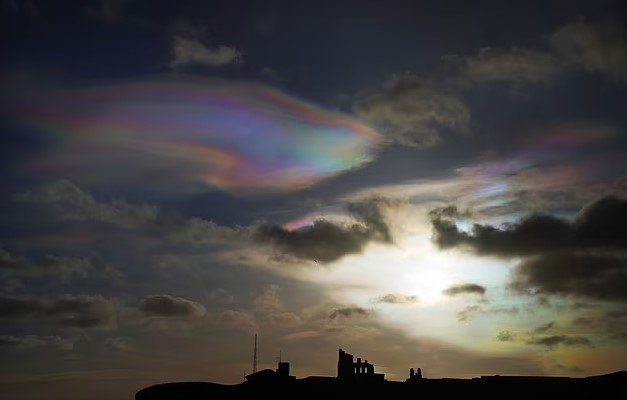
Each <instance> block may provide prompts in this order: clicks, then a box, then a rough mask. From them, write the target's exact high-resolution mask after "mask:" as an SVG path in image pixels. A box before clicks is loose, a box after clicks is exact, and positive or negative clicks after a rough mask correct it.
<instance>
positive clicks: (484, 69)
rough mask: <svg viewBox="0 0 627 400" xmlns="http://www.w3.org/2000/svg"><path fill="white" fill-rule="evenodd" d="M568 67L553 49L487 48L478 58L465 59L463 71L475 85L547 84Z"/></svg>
mask: <svg viewBox="0 0 627 400" xmlns="http://www.w3.org/2000/svg"><path fill="white" fill-rule="evenodd" d="M565 66H566V63H565V62H563V61H562V60H561V59H560V58H559V57H557V56H556V55H554V54H551V53H549V52H542V51H534V50H527V49H520V48H513V49H510V50H502V49H497V48H483V49H481V50H480V51H479V53H478V54H477V55H476V56H475V57H468V58H465V59H463V66H462V68H461V71H460V73H461V75H462V77H465V78H467V79H469V80H470V81H471V82H473V83H474V84H483V83H487V82H498V81H504V82H514V83H546V82H549V81H551V80H553V79H555V78H556V77H557V76H559V75H560V74H561V73H562V71H563V70H564V68H565Z"/></svg>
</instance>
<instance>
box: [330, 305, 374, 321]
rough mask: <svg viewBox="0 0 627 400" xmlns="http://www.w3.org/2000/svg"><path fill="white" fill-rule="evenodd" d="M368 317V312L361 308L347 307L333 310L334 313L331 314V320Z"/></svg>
mask: <svg viewBox="0 0 627 400" xmlns="http://www.w3.org/2000/svg"><path fill="white" fill-rule="evenodd" d="M367 315H368V311H367V310H365V309H363V308H361V307H346V308H338V309H336V310H333V312H332V313H331V314H329V319H338V318H353V317H365V316H367Z"/></svg>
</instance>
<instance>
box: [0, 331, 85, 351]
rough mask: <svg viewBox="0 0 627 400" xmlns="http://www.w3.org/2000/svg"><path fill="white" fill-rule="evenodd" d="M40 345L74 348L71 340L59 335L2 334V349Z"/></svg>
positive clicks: (27, 347)
mask: <svg viewBox="0 0 627 400" xmlns="http://www.w3.org/2000/svg"><path fill="white" fill-rule="evenodd" d="M40 347H51V348H55V349H59V350H72V349H73V348H74V345H73V343H72V342H71V341H69V340H67V339H63V338H61V337H59V336H36V335H28V336H6V335H5V336H0V349H15V350H24V349H33V348H40Z"/></svg>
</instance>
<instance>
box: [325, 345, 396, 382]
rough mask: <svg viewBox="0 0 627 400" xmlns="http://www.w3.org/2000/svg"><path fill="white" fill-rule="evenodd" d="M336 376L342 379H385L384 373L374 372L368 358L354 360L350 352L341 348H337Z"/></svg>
mask: <svg viewBox="0 0 627 400" xmlns="http://www.w3.org/2000/svg"><path fill="white" fill-rule="evenodd" d="M337 378H338V379H339V380H343V381H367V382H370V381H373V382H374V381H381V382H383V381H384V380H385V374H376V373H375V372H374V365H372V364H370V363H369V362H368V360H365V361H364V362H361V358H357V362H355V361H354V357H353V355H352V354H349V353H347V352H345V351H344V350H342V349H339V350H338V359H337Z"/></svg>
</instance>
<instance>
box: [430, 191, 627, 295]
mask: <svg viewBox="0 0 627 400" xmlns="http://www.w3.org/2000/svg"><path fill="white" fill-rule="evenodd" d="M434 215H435V216H434V217H433V219H432V223H433V230H434V237H433V239H434V242H435V243H436V244H437V245H438V246H439V247H440V248H451V247H460V246H461V247H465V248H468V249H470V250H472V251H473V252H475V253H477V254H480V255H493V256H500V257H516V256H522V257H525V258H524V259H523V261H522V262H521V263H520V264H519V265H518V266H517V267H516V269H515V270H514V273H513V275H512V281H511V282H510V286H511V288H513V289H515V290H517V291H519V292H529V291H532V290H533V291H535V292H536V293H546V294H562V295H574V296H583V297H590V298H596V299H603V300H619V301H625V300H627V292H625V290H624V288H625V287H627V286H626V285H627V254H626V253H625V248H626V246H627V229H626V228H625V225H624V221H625V220H627V200H625V199H624V198H618V197H613V196H609V197H604V198H601V199H599V200H597V201H595V202H593V203H591V204H590V205H588V206H587V207H584V208H583V209H582V210H581V211H580V212H579V214H578V215H577V217H576V218H575V219H574V220H573V221H572V222H571V221H567V220H565V219H561V218H558V217H554V216H551V215H531V216H529V217H525V218H523V219H521V220H520V221H517V222H514V223H511V224H507V225H504V226H502V227H494V226H490V225H480V224H475V225H474V226H473V227H472V229H471V231H470V232H464V231H461V230H459V228H458V227H457V225H456V223H455V221H454V219H453V218H448V217H447V216H444V217H442V216H440V215H437V214H434Z"/></svg>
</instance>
